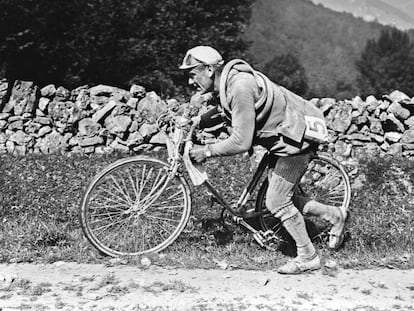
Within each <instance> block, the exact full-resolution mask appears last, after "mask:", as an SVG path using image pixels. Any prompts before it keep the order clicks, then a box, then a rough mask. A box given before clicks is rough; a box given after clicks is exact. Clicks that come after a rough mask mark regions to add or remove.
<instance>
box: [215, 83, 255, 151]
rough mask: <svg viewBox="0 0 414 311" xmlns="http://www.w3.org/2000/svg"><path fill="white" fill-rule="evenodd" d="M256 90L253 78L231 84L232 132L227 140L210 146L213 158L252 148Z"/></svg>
mask: <svg viewBox="0 0 414 311" xmlns="http://www.w3.org/2000/svg"><path fill="white" fill-rule="evenodd" d="M256 89H257V85H256V82H255V80H254V78H253V76H251V79H249V78H243V79H236V80H235V81H233V83H232V84H231V89H230V107H231V127H232V129H233V132H232V134H231V135H230V137H229V138H227V139H225V140H223V141H221V142H218V143H216V144H212V145H211V147H210V150H211V154H212V155H213V156H225V155H233V154H238V153H242V152H246V151H248V150H249V149H250V147H251V146H252V143H253V137H254V130H255V122H256V113H255V108H254V103H255V94H256V93H257V92H256Z"/></svg>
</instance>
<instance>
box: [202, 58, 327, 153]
mask: <svg viewBox="0 0 414 311" xmlns="http://www.w3.org/2000/svg"><path fill="white" fill-rule="evenodd" d="M246 65H247V66H246ZM226 67H227V68H226ZM219 96H220V108H221V109H222V110H223V111H224V113H225V115H226V117H227V119H228V121H229V122H231V128H232V133H231V135H230V137H229V138H228V139H226V140H223V141H221V142H218V143H216V144H212V145H211V146H210V150H211V153H212V155H213V156H223V155H232V154H238V153H242V152H246V151H248V150H249V149H250V148H251V147H252V145H255V144H256V145H262V146H264V147H265V148H267V149H268V150H270V151H271V152H272V153H274V154H276V155H278V156H288V155H292V154H297V153H300V152H302V151H304V150H306V149H307V148H308V147H309V146H310V144H312V142H311V141H308V140H306V139H304V133H305V128H306V126H305V119H304V116H305V115H311V116H317V117H320V118H323V114H322V112H321V111H319V109H317V108H316V107H315V106H313V105H312V104H311V103H309V102H308V101H306V100H305V99H303V98H302V97H300V96H298V95H296V94H294V93H293V92H291V91H289V90H287V89H286V88H283V87H281V86H278V85H276V84H275V83H273V82H271V81H270V80H269V79H268V78H267V77H265V76H264V75H262V74H260V73H258V72H257V71H253V69H252V68H251V67H250V66H249V65H248V64H247V63H245V62H243V61H240V60H234V61H232V62H229V63H228V64H227V65H226V66H225V67H224V69H223V72H222V74H221V77H220V90H219Z"/></svg>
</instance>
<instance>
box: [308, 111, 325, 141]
mask: <svg viewBox="0 0 414 311" xmlns="http://www.w3.org/2000/svg"><path fill="white" fill-rule="evenodd" d="M305 123H306V129H305V138H306V139H310V140H314V141H317V142H320V143H325V142H327V141H328V128H327V127H326V123H325V120H324V119H321V118H317V117H311V116H305Z"/></svg>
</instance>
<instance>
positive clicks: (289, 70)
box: [263, 53, 308, 96]
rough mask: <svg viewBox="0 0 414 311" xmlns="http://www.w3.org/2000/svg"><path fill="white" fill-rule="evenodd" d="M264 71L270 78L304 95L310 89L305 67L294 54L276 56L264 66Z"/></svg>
mask: <svg viewBox="0 0 414 311" xmlns="http://www.w3.org/2000/svg"><path fill="white" fill-rule="evenodd" d="M263 72H264V73H265V74H266V75H267V76H268V77H269V78H270V80H272V81H274V82H275V83H277V84H280V85H282V86H284V87H286V88H287V89H289V90H291V91H293V92H295V93H297V94H299V95H302V96H304V95H305V94H306V92H307V91H308V82H307V79H306V75H305V68H304V67H303V66H302V64H301V63H300V61H299V59H298V58H297V57H296V56H294V55H292V54H289V53H287V54H283V55H278V56H275V57H274V58H273V59H272V60H271V61H270V62H268V63H267V64H266V65H265V66H264V69H263Z"/></svg>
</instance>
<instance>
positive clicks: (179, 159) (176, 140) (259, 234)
mask: <svg viewBox="0 0 414 311" xmlns="http://www.w3.org/2000/svg"><path fill="white" fill-rule="evenodd" d="M194 131H195V125H194V124H193V125H191V127H190V129H189V131H188V133H187V135H185V134H184V132H185V129H184V127H183V126H180V125H178V124H176V125H175V131H174V133H173V138H169V140H168V143H167V148H168V154H169V162H170V163H171V174H172V175H171V176H174V175H175V174H177V172H178V168H179V167H180V166H181V165H182V163H183V150H185V149H186V147H187V144H192V140H191V138H192V135H193V132H194ZM167 137H168V136H167ZM183 143H184V144H185V146H184V148H181V147H182V144H183ZM270 156H271V155H270V153H266V154H265V155H264V156H263V158H262V159H261V161H260V163H259V165H258V167H257V169H256V171H255V173H254V174H253V177H252V178H251V180H250V182H249V183H248V185H247V186H246V187H245V188H244V190H243V191H242V193H241V195H240V197H239V199H238V201H237V203H236V206H234V207H233V206H232V205H231V204H229V203H228V202H226V201H225V199H224V198H223V196H222V195H221V193H220V192H219V191H218V190H217V189H216V188H215V187H214V185H213V184H212V183H211V182H210V181H209V180H205V181H204V182H203V183H201V184H200V185H202V186H205V187H206V188H207V191H208V192H209V193H210V195H211V196H212V199H213V200H215V202H217V203H219V204H220V205H221V206H222V207H223V208H224V209H225V210H227V211H228V212H229V213H230V214H231V215H232V219H233V221H234V222H235V223H237V224H239V225H241V226H243V227H245V228H246V229H247V230H249V231H250V232H251V233H252V234H253V237H254V239H255V240H256V241H257V242H258V243H259V245H261V246H262V247H265V246H266V244H267V242H269V241H270V240H272V239H274V235H273V232H270V231H271V230H269V232H263V231H261V230H256V229H255V228H253V227H252V226H251V225H249V224H248V223H247V222H246V220H247V219H251V218H255V217H257V216H259V215H262V214H263V212H248V213H241V212H239V211H240V210H241V209H242V208H243V207H244V206H245V205H246V204H247V201H248V200H249V198H250V197H251V194H252V192H253V190H254V189H255V188H256V186H257V184H258V183H259V181H260V178H261V177H262V176H263V173H264V172H265V171H266V169H267V166H268V163H269V158H270ZM184 166H185V167H186V169H187V171H190V169H189V167H188V166H187V165H184Z"/></svg>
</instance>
